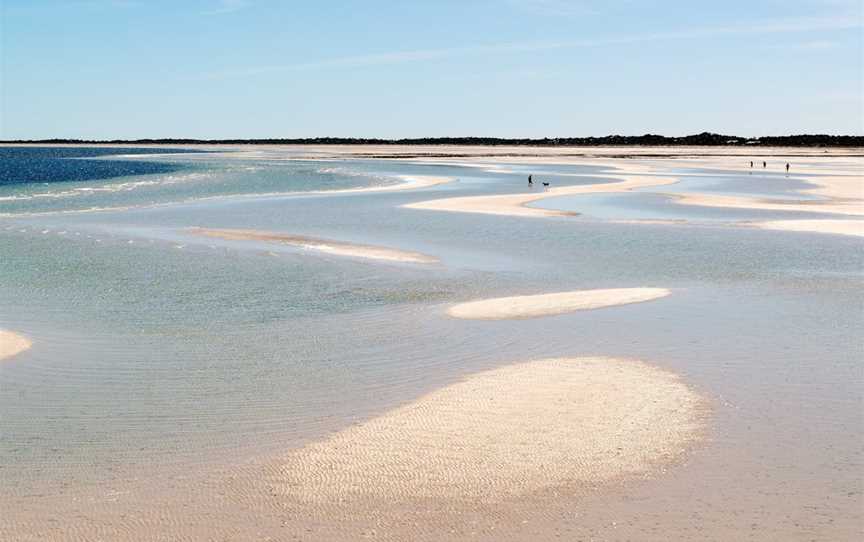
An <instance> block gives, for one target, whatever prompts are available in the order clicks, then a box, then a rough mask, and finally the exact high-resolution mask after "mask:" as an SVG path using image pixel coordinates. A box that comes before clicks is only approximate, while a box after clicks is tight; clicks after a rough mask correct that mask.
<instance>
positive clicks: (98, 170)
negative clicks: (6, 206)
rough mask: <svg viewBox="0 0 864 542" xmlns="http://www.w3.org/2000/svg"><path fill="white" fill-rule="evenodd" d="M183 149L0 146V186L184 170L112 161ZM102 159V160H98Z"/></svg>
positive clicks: (147, 162) (181, 167) (134, 161)
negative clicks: (123, 157) (122, 157)
mask: <svg viewBox="0 0 864 542" xmlns="http://www.w3.org/2000/svg"><path fill="white" fill-rule="evenodd" d="M186 152H199V151H189V150H184V149H152V148H151V149H139V148H120V147H98V148H87V147H0V186H9V185H16V184H31V183H42V184H49V183H64V182H71V181H89V180H94V179H112V178H115V177H127V176H131V175H155V174H164V173H171V172H174V171H178V170H180V169H183V167H184V166H182V165H180V164H169V163H164V162H151V161H136V160H111V159H105V158H104V157H110V156H112V155H118V154H122V155H129V154H134V155H148V154H178V153H186ZM97 158H102V159H97Z"/></svg>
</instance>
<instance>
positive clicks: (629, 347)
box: [0, 153, 864, 539]
mask: <svg viewBox="0 0 864 542" xmlns="http://www.w3.org/2000/svg"><path fill="white" fill-rule="evenodd" d="M135 160H147V161H151V160H152V161H155V162H158V163H161V162H162V161H163V160H167V162H165V163H169V164H175V163H182V164H183V167H184V168H187V169H184V171H188V173H187V174H188V175H198V174H200V175H201V177H200V178H196V180H194V181H188V180H184V181H182V182H179V183H174V182H173V180H172V178H171V177H172V175H175V173H166V174H154V175H149V176H148V177H147V179H148V180H150V181H153V182H154V184H147V185H137V186H136V187H135V188H133V189H131V190H118V191H108V190H106V191H103V192H97V191H95V190H93V191H85V192H88V194H87V195H86V196H74V197H69V198H66V199H63V198H62V197H58V198H55V199H54V200H52V201H51V202H50V203H42V201H41V200H40V201H39V202H38V203H26V204H25V203H14V202H13V203H10V202H9V201H8V200H7V201H2V200H0V213H2V214H3V216H0V327H3V328H8V329H12V330H15V331H17V332H21V333H23V334H25V335H27V336H28V337H30V338H31V339H32V340H33V343H34V346H33V348H32V350H30V351H28V352H26V353H24V354H21V355H19V356H17V357H15V358H14V359H12V360H7V361H5V362H3V363H2V364H0V413H2V418H0V435H2V439H0V488H2V490H0V491H2V492H3V493H5V494H6V495H15V496H17V497H16V498H17V499H19V500H16V501H15V502H16V503H18V505H21V503H27V502H31V503H33V505H34V506H36V504H37V503H38V500H39V497H34V496H29V497H28V495H32V493H33V492H34V491H35V490H36V489H38V490H39V491H41V492H47V493H50V492H51V491H52V490H51V489H46V487H47V488H51V487H52V486H55V485H56V484H58V483H59V484H60V485H80V484H103V483H107V482H110V481H111V480H114V479H120V478H123V477H127V476H129V475H130V474H129V473H134V472H140V470H141V469H142V468H143V469H146V472H148V473H149V475H151V476H154V477H157V478H158V477H159V476H166V477H167V476H169V473H176V472H178V470H184V469H190V468H192V469H194V468H196V467H201V468H204V466H205V465H210V464H213V463H217V464H231V462H234V461H238V460H239V459H238V458H247V457H258V456H266V455H267V454H268V453H273V452H278V451H283V450H285V449H287V448H290V447H292V446H297V445H300V444H301V443H303V442H306V441H308V440H310V439H315V438H318V437H320V436H322V435H325V434H327V433H328V432H329V431H332V430H334V429H338V428H340V427H344V426H345V425H347V424H349V423H351V422H352V421H356V420H360V419H364V418H367V417H369V416H371V415H374V414H375V413H378V412H383V411H385V410H387V409H389V408H392V407H393V406H396V405H399V404H402V403H404V402H405V401H409V400H411V399H413V398H415V397H417V396H418V395H419V394H421V393H423V392H424V391H429V390H432V389H435V388H437V387H440V386H441V385H444V384H446V383H448V382H452V381H454V380H455V379H457V378H459V377H460V376H461V375H465V374H469V373H473V372H476V371H477V370H480V369H483V368H488V367H494V366H498V365H501V364H503V363H509V362H514V361H520V360H525V359H534V358H539V357H545V356H583V355H586V356H587V355H602V356H613V357H615V356H621V357H633V358H638V359H643V360H646V361H648V362H650V363H653V364H656V365H658V366H660V367H662V368H666V369H670V370H673V371H674V372H676V373H678V374H680V375H681V376H682V378H684V380H685V381H686V382H687V383H688V384H690V385H691V386H693V387H694V388H695V389H696V390H698V391H699V392H700V393H702V394H704V395H705V396H706V397H707V398H708V399H709V400H710V401H711V404H712V406H713V408H714V411H715V414H714V425H713V428H712V436H711V439H710V440H709V441H708V442H706V443H704V444H703V445H702V447H701V448H700V449H699V450H698V451H697V452H696V453H695V454H694V455H693V457H692V458H691V460H690V462H689V463H688V464H687V465H685V466H682V467H680V468H678V469H672V471H671V474H669V476H668V477H665V478H664V477H659V478H658V479H657V480H656V481H651V482H644V485H639V484H637V485H634V486H631V489H630V490H628V491H632V492H637V493H638V492H640V491H641V492H645V493H647V494H652V493H653V494H655V496H656V498H657V499H658V502H660V503H662V504H657V505H656V506H657V507H658V509H659V512H658V513H659V514H660V516H661V519H662V518H664V517H665V518H667V519H668V518H669V517H671V516H670V514H672V512H671V511H672V510H675V511H676V512H675V514H683V515H685V516H689V517H693V516H699V517H702V518H703V521H705V522H706V529H708V532H711V527H712V526H713V527H714V529H715V531H718V532H719V531H720V530H722V531H723V532H725V533H727V534H728V535H730V536H731V537H743V536H744V535H745V534H746V533H749V532H750V529H751V528H752V527H751V526H752V524H753V523H756V524H759V525H762V526H763V527H764V528H765V529H766V531H765V532H770V533H773V534H774V535H778V536H780V535H783V536H787V537H788V536H791V537H797V536H799V535H802V533H805V534H806V533H810V534H812V533H816V535H815V537H816V538H824V539H830V538H836V537H837V536H838V535H839V536H840V537H841V538H842V535H844V534H848V533H849V532H850V531H849V529H850V528H851V529H855V528H860V527H861V513H860V510H861V505H862V481H861V480H862V479H861V475H860V473H861V469H862V458H864V450H862V441H861V437H860V429H861V427H862V423H864V391H862V390H864V370H862V365H861V361H862V353H864V352H862V350H864V348H862V342H861V340H860V331H861V329H862V324H864V302H862V298H861V295H860V292H861V287H862V285H864V275H862V270H864V251H862V247H864V245H862V240H860V239H857V238H851V237H843V236H832V235H828V236H825V235H813V234H805V233H781V232H768V231H758V230H750V229H744V228H731V227H723V226H722V225H719V224H716V223H715V222H717V221H726V222H729V221H735V220H741V219H747V220H749V219H760V220H764V219H771V218H780V217H782V218H789V217H790V216H789V213H776V212H751V211H747V212H738V211H735V210H726V209H706V208H697V207H690V206H681V205H673V204H670V203H668V200H667V199H665V198H663V197H660V196H655V195H652V194H649V193H645V192H644V191H643V192H637V193H629V194H619V195H608V194H607V195H603V194H598V195H590V196H579V197H568V198H563V197H562V198H553V199H548V200H544V201H543V202H541V203H537V204H535V205H537V206H547V205H548V206H549V208H560V205H562V201H563V203H565V204H566V205H571V204H572V206H573V208H574V209H578V210H579V211H581V212H584V213H585V214H586V215H588V216H589V217H590V218H592V220H586V219H585V218H584V217H576V218H569V217H565V218H551V219H533V218H532V219H525V218H508V217H503V216H487V215H473V214H463V213H442V212H434V211H421V210H412V209H404V208H401V207H400V206H401V205H402V204H405V203H410V202H415V201H424V200H427V199H433V198H438V197H448V196H457V195H459V196H461V195H472V194H490V193H513V192H517V191H524V190H526V189H527V187H526V186H525V175H526V172H527V171H529V170H530V171H532V172H535V175H540V176H543V177H544V178H550V179H553V181H554V183H555V185H556V186H559V185H563V184H575V183H585V184H587V183H591V182H600V181H602V180H604V179H603V170H602V169H601V168H591V167H579V166H545V167H543V168H540V167H537V166H534V165H532V166H524V167H511V166H509V165H501V166H500V167H499V168H498V169H492V170H489V169H485V170H484V169H483V168H475V167H458V166H443V165H427V164H419V163H402V162H379V161H371V160H365V161H351V160H344V161H338V162H332V161H320V162H316V161H308V160H307V161H301V162H292V161H285V160H282V159H276V157H275V156H273V155H262V154H261V153H259V154H255V155H252V156H248V157H244V155H240V154H238V155H236V156H231V155H224V154H223V155H215V156H212V157H209V156H205V155H196V156H194V157H192V156H189V157H174V156H171V157H164V156H159V157H152V158H143V159H142V158H136V159H135ZM502 169H503V170H505V171H501V170H502ZM506 170H509V171H506ZM556 173H557V175H556ZM574 173H576V174H583V175H585V177H574V176H572V175H573V174H574ZM565 174H566V175H565ZM397 175H438V176H441V175H443V176H451V177H454V178H456V179H457V180H456V182H453V183H450V184H443V185H438V186H435V187H430V188H425V189H421V190H406V191H392V192H365V193H363V192H355V193H332V194H321V193H315V194H310V193H307V194H303V192H317V191H320V190H329V189H341V188H354V187H360V186H385V185H388V184H395V183H397V182H399V181H398V179H397V177H396V176H397ZM140 179H141V177H120V178H117V179H113V180H109V181H106V180H104V179H99V180H91V181H72V182H70V183H69V185H68V186H69V187H72V186H74V187H75V188H79V189H80V188H88V187H93V188H98V187H104V186H120V185H124V184H125V183H130V182H133V183H134V182H139V181H140ZM694 179H698V180H696V181H695V182H694V184H693V185H688V182H687V180H686V179H685V180H683V181H682V182H681V183H680V184H679V185H674V186H675V190H677V191H682V190H685V191H686V190H688V189H689V188H692V189H694V190H700V191H707V190H706V186H711V185H715V186H718V187H720V188H718V190H720V191H723V190H732V191H733V192H734V193H736V194H742V193H745V194H747V195H765V194H768V193H770V194H775V195H777V196H778V197H782V198H784V199H791V198H793V197H800V196H798V195H797V193H796V192H794V190H795V189H800V188H801V187H802V184H801V183H800V182H799V181H794V182H790V183H789V184H784V185H781V184H780V182H783V183H785V182H786V181H785V180H784V181H779V180H778V182H774V181H773V180H771V181H770V184H761V185H760V186H759V188H758V190H759V192H753V193H748V192H746V188H747V187H748V186H750V184H749V183H750V179H747V178H745V177H744V176H741V177H739V176H736V175H735V174H733V173H729V172H722V173H719V174H718V176H717V178H712V179H710V180H706V179H705V178H704V177H699V178H694ZM605 180H606V181H608V180H609V179H605ZM768 182H769V181H766V183H768ZM58 184H63V185H64V186H55V185H52V187H51V190H55V191H58V193H60V192H63V191H68V190H69V188H68V187H67V186H65V185H66V183H58ZM180 186H182V188H178V187H180ZM660 188H661V189H662V192H664V193H665V192H669V193H671V190H667V188H669V187H660ZM0 190H2V187H0ZM16 190H19V192H18V193H17V194H18V195H21V194H22V192H20V191H21V190H23V189H21V188H20V187H19V188H16ZM29 190H32V191H33V194H35V193H37V192H38V191H40V190H43V188H42V187H31V188H29ZM742 191H744V192H742ZM23 195H27V194H26V191H25V193H23ZM214 196H215V197H214ZM787 196H788V197H787ZM77 198H84V199H82V200H79V199H77ZM46 199H48V198H46ZM565 200H566V201H565ZM25 201H30V200H25ZM153 203H158V205H155V206H154V205H153ZM91 206H92V207H99V208H103V207H123V209H122V210H116V211H110V212H77V213H71V214H68V213H63V212H62V211H67V210H82V209H86V208H88V207H91ZM684 210H688V211H686V212H685V211H684ZM58 211H61V212H58ZM46 212H48V214H37V215H33V214H31V213H46ZM802 214H803V213H802ZM807 217H808V218H815V217H816V216H815V215H814V214H812V213H807ZM628 218H666V219H669V218H676V219H677V218H686V219H690V220H693V221H696V222H701V221H705V222H706V223H707V225H702V226H694V225H692V224H681V225H644V224H621V223H614V222H612V221H606V219H628ZM193 226H200V227H208V228H256V229H262V230H268V231H279V232H285V233H290V234H299V235H310V236H319V237H324V238H332V239H337V240H340V241H349V242H358V243H367V244H375V245H381V246H386V247H391V248H399V249H404V250H412V251H418V252H422V253H425V254H429V255H432V256H435V257H438V258H440V263H438V264H433V265H412V264H387V263H378V262H373V261H368V260H357V259H351V258H340V257H336V256H327V255H320V254H316V253H312V252H309V251H304V250H302V249H297V248H292V247H288V246H283V245H276V244H270V243H263V242H236V241H223V240H217V239H210V238H202V237H199V236H195V235H192V234H191V233H190V232H189V231H187V230H186V228H189V227H193ZM628 286H635V287H642V286H650V287H664V288H670V289H671V290H672V295H671V296H669V297H668V298H664V299H661V300H657V301H653V302H649V303H644V304H639V305H630V306H622V307H613V308H608V309H603V310H598V311H590V312H584V313H575V314H570V315H563V316H557V317H552V318H541V319H536V320H527V321H510V322H508V321H502V322H474V321H461V320H454V319H450V318H448V317H447V316H446V315H445V309H446V307H447V306H448V304H451V303H454V302H460V301H465V300H470V299H475V298H484V297H499V296H506V295H519V294H531V293H546V292H553V291H561V290H572V289H583V288H586V289H587V288H605V287H628ZM805 443H806V445H805ZM160 473H161V474H160ZM718 473H722V476H721V475H719V474H718ZM625 493H626V492H625ZM616 495H617V496H616ZM20 499H23V500H20ZM27 499H32V500H29V501H28V500H27ZM592 499H593V500H591V499H589V503H590V502H594V501H597V503H600V504H597V503H595V504H596V506H595V507H594V508H591V507H588V508H587V509H586V514H587V515H588V516H589V517H594V518H595V520H596V521H597V522H599V523H598V526H597V528H598V529H600V528H601V527H602V525H600V523H602V522H603V521H606V520H605V519H604V512H603V510H612V509H614V510H618V511H620V512H621V513H624V514H627V513H629V514H634V513H637V512H638V510H639V508H638V503H637V504H633V503H631V504H629V505H628V501H627V496H626V495H624V496H621V495H618V494H616V493H610V494H609V495H607V496H595V497H592ZM776 499H782V500H783V501H784V503H783V504H782V506H781V505H779V504H776V505H775V504H774V501H775V500H776ZM0 502H2V498H0ZM25 505H26V504H25ZM634 506H637V508H633V507H634ZM664 507H665V508H664ZM664 510H665V512H663V511H664ZM760 510H761V511H762V512H760ZM592 514H593V516H592ZM825 516H828V517H832V518H845V520H844V521H839V519H838V521H836V522H834V523H833V525H832V524H825V523H824V522H823V521H822V519H824V517H825ZM850 518H851V519H850ZM550 521H551V520H550ZM556 521H557V520H556ZM633 521H634V523H635V526H634V527H633V529H634V531H633V532H639V525H640V523H639V522H638V521H637V520H636V519H634V520H633ZM669 521H670V523H669V525H668V528H669V529H670V530H669V532H670V533H676V532H677V533H679V534H681V533H683V532H685V531H684V529H685V528H686V527H687V522H686V521H683V520H682V521H678V522H677V523H676V522H675V521H674V520H672V519H669ZM636 537H637V538H638V536H636ZM765 538H770V537H765Z"/></svg>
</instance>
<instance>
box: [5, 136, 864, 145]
mask: <svg viewBox="0 0 864 542" xmlns="http://www.w3.org/2000/svg"><path fill="white" fill-rule="evenodd" d="M0 143H31V144H32V143H38V144H45V145H50V144H87V145H116V144H133V145H151V144H152V145H155V144H159V145H491V146H495V145H523V146H531V147H555V146H570V147H590V146H601V145H652V146H675V145H707V146H719V145H742V146H743V145H753V146H761V147H769V146H770V147H864V136H837V135H825V134H802V135H790V136H768V137H740V136H729V135H722V134H712V133H709V132H703V133H701V134H695V135H688V136H683V137H666V136H662V135H655V134H645V135H641V136H620V135H610V136H604V137H556V138H548V137H547V138H543V139H513V138H498V137H418V138H406V139H376V138H359V137H309V138H268V139H173V138H168V139H112V140H91V139H38V140H5V141H0Z"/></svg>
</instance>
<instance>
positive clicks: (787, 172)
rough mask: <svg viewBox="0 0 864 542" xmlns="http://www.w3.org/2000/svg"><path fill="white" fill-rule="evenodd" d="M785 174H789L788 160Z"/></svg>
mask: <svg viewBox="0 0 864 542" xmlns="http://www.w3.org/2000/svg"><path fill="white" fill-rule="evenodd" d="M786 174H787V175H788V174H789V162H786Z"/></svg>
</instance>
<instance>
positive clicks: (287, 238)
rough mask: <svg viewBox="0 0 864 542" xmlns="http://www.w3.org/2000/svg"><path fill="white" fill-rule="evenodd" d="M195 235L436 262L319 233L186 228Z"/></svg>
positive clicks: (373, 257)
mask: <svg viewBox="0 0 864 542" xmlns="http://www.w3.org/2000/svg"><path fill="white" fill-rule="evenodd" d="M186 231H188V232H190V233H192V234H194V235H200V236H203V237H212V238H214V239H224V240H226V241H264V242H271V243H279V244H282V245H290V246H294V247H298V248H303V249H308V250H313V251H317V252H322V253H325V254H331V255H334V256H345V257H350V258H365V259H371V260H383V261H389V262H401V263H424V264H429V263H435V262H437V261H438V259H437V258H435V257H433V256H427V255H426V254H421V253H419V252H410V251H406V250H397V249H393V248H386V247H379V246H371V245H360V244H355V243H346V242H344V241H334V240H332V239H321V238H318V237H307V236H304V235H291V234H285V233H276V232H268V231H260V230H233V229H211V228H190V229H188V230H186Z"/></svg>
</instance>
